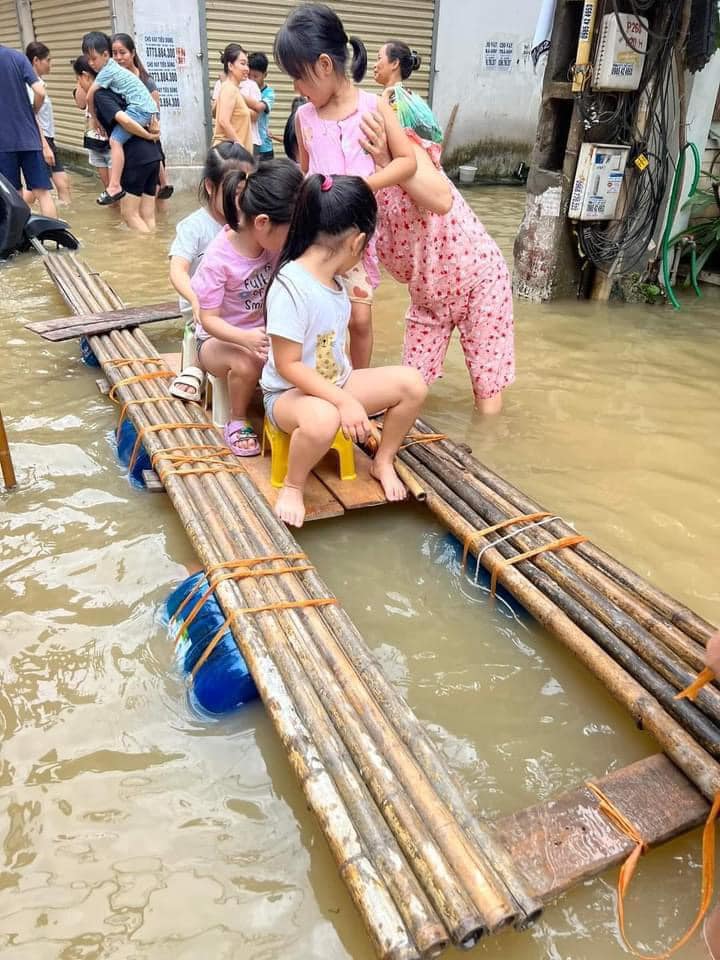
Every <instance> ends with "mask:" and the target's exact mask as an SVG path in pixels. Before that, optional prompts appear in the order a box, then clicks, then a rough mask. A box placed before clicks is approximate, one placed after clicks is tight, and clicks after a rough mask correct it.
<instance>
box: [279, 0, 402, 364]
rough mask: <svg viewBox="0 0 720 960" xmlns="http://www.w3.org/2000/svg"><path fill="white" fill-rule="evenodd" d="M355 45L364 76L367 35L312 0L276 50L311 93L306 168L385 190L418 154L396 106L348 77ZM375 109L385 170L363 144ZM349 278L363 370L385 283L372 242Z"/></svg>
mask: <svg viewBox="0 0 720 960" xmlns="http://www.w3.org/2000/svg"><path fill="white" fill-rule="evenodd" d="M348 46H351V47H352V49H353V60H352V65H351V70H352V80H354V81H355V83H360V81H361V80H362V78H363V77H364V76H365V72H366V70H367V52H366V50H365V46H364V45H363V43H362V41H361V40H358V38H357V37H350V38H348V36H347V34H346V33H345V28H344V27H343V25H342V22H341V20H340V18H339V17H338V16H337V14H336V13H335V12H334V11H332V10H331V9H330V8H329V7H326V6H325V5H324V4H316V3H304V4H302V5H301V6H298V7H296V8H295V9H294V10H293V11H292V13H291V14H290V15H289V16H288V18H287V20H286V21H285V24H284V25H283V26H282V27H281V29H280V30H279V32H278V34H277V36H276V38H275V50H274V53H275V60H276V62H277V63H278V64H279V66H280V67H281V69H282V70H284V71H285V73H287V74H289V75H290V76H291V77H292V78H293V79H294V81H295V84H294V86H295V90H296V91H297V93H299V94H301V95H302V96H304V97H307V99H308V100H309V103H306V104H304V105H303V106H302V107H300V108H299V109H298V111H297V114H296V118H295V126H296V132H297V141H298V148H299V156H298V161H299V163H300V166H301V167H302V170H303V172H304V173H322V174H325V175H328V176H330V175H334V174H352V175H354V176H358V177H363V178H364V179H365V181H366V182H367V184H368V186H369V187H370V189H371V190H373V191H377V190H380V189H381V188H382V187H388V186H391V185H393V184H398V183H402V182H403V181H405V180H407V179H408V178H409V177H411V176H412V175H413V173H414V172H415V157H414V154H413V150H412V147H411V145H410V144H409V143H408V141H407V138H406V137H405V136H404V134H403V131H402V129H401V128H400V125H399V123H398V121H397V117H396V116H395V112H394V110H393V109H392V107H391V106H390V105H389V104H387V103H384V102H382V101H381V100H380V99H379V98H378V97H377V96H376V95H375V94H370V93H366V92H365V91H363V90H360V89H359V88H358V87H356V86H355V84H354V83H353V82H352V81H351V80H350V78H349V77H348V76H347V74H346V72H345V70H346V64H347V57H348ZM374 112H375V113H379V114H381V115H382V117H383V119H384V121H385V129H386V131H387V142H388V147H389V151H390V155H391V162H390V163H389V164H388V166H387V167H385V168H384V169H383V170H381V171H378V172H376V171H375V164H374V161H373V159H372V158H371V157H370V156H368V154H367V153H365V151H364V149H363V146H362V144H361V138H362V134H361V131H360V121H361V119H362V116H363V114H365V113H374ZM345 280H346V282H347V287H348V294H349V296H350V301H351V304H352V313H351V316H350V326H349V331H350V359H351V360H352V364H353V367H354V368H355V369H356V370H357V369H361V368H363V367H368V366H370V358H371V356H372V345H373V334H372V299H373V291H374V289H375V288H376V287H377V285H378V284H379V282H380V271H379V268H378V261H377V254H376V253H375V250H374V246H373V245H372V244H371V245H370V247H369V248H368V250H367V251H366V254H365V256H364V257H363V260H362V261H361V262H360V263H358V264H357V265H356V266H355V267H353V269H352V270H351V271H349V272H348V275H347V276H346V277H345Z"/></svg>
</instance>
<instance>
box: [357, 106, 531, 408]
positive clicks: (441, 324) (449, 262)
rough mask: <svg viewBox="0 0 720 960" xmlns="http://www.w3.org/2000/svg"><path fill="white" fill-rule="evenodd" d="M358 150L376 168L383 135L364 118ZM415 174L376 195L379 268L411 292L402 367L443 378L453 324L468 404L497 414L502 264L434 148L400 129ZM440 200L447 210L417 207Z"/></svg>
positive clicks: (507, 360) (511, 370)
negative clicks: (411, 148) (468, 387)
mask: <svg viewBox="0 0 720 960" xmlns="http://www.w3.org/2000/svg"><path fill="white" fill-rule="evenodd" d="M364 124H365V126H364V129H365V133H366V135H367V136H368V139H367V141H366V142H365V149H367V151H368V152H369V153H371V154H372V155H373V156H374V157H375V159H376V163H378V165H381V166H382V165H383V163H384V159H383V139H384V138H383V132H382V128H381V126H380V124H379V123H378V122H377V120H376V119H374V118H373V119H370V118H366V120H365V121H364ZM405 132H406V134H407V135H408V137H410V138H411V139H412V140H413V141H414V143H415V152H416V154H417V160H418V169H417V173H416V174H415V176H414V177H413V178H412V180H410V181H409V182H407V183H406V184H404V185H403V187H399V186H395V187H387V188H385V189H384V190H381V191H380V192H379V193H378V195H377V201H378V229H377V234H376V236H377V251H378V255H379V257H380V261H381V262H382V264H383V266H384V267H385V268H386V269H387V270H388V271H389V272H390V273H391V274H392V276H393V277H394V278H395V279H396V280H398V281H400V282H401V283H405V284H407V286H408V289H409V291H410V300H411V303H410V308H409V310H408V312H407V315H406V328H405V343H404V348H403V363H405V364H408V365H409V366H412V367H415V368H416V369H417V370H419V371H420V372H421V373H422V375H423V377H424V379H425V382H426V383H428V384H430V383H433V381H435V380H436V379H437V378H438V377H441V376H442V370H443V361H444V360H445V354H446V353H447V348H448V345H449V343H450V337H451V336H452V333H453V330H454V329H455V328H456V327H457V329H458V331H459V334H460V343H461V345H462V349H463V353H464V354H465V363H466V365H467V368H468V372H469V374H470V379H471V381H472V388H473V395H474V398H475V406H476V407H477V409H478V410H480V411H481V412H482V413H498V412H499V411H500V409H501V407H502V391H503V390H504V389H505V387H507V386H509V385H510V384H511V383H512V382H513V380H514V379H515V353H514V338H513V307H512V290H511V284H510V275H509V273H508V268H507V264H506V263H505V260H504V258H503V255H502V254H501V253H500V250H499V249H498V247H497V245H496V243H495V241H494V240H493V239H492V237H491V236H490V235H489V234H488V232H487V231H486V230H485V228H484V227H483V225H482V224H481V223H480V221H479V220H478V219H477V217H476V216H475V214H474V213H473V211H472V210H471V209H470V207H469V206H468V204H467V203H466V202H465V200H464V199H463V197H462V195H461V194H460V193H459V191H458V190H457V189H456V188H455V186H454V185H453V184H452V183H451V181H450V180H449V179H448V178H447V177H446V175H445V173H444V172H443V171H442V169H441V167H440V149H441V148H440V145H439V144H436V143H431V142H430V141H427V140H421V139H420V138H419V137H418V136H417V135H416V134H415V133H414V132H413V131H412V130H406V131H405ZM442 195H445V196H446V197H447V204H446V206H447V208H448V212H447V213H445V214H439V213H430V212H429V211H428V210H427V209H424V208H423V207H424V206H426V205H429V203H430V201H431V200H432V202H433V205H435V206H437V202H438V197H439V196H442Z"/></svg>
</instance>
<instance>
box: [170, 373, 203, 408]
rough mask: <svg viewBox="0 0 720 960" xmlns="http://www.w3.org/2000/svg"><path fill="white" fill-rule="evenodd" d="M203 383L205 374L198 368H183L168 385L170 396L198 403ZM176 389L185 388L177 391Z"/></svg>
mask: <svg viewBox="0 0 720 960" xmlns="http://www.w3.org/2000/svg"><path fill="white" fill-rule="evenodd" d="M204 383H205V374H204V373H203V372H202V370H201V369H200V367H185V369H184V370H183V371H182V373H180V374H178V376H177V377H175V379H174V380H173V382H172V383H171V384H170V395H171V396H173V397H177V399H178V400H187V401H188V402H190V403H200V397H201V396H202V388H203V384H204ZM178 387H180V388H182V387H185V389H184V390H183V389H178Z"/></svg>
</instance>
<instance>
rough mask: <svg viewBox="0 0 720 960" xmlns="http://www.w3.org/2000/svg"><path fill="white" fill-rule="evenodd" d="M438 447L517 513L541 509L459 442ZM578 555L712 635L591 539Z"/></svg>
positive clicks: (685, 626)
mask: <svg viewBox="0 0 720 960" xmlns="http://www.w3.org/2000/svg"><path fill="white" fill-rule="evenodd" d="M417 427H418V429H419V430H421V431H422V432H423V433H435V432H436V431H435V428H434V427H432V426H431V425H430V424H428V423H427V422H426V421H424V420H421V419H419V420H418V421H417ZM439 445H440V447H441V448H442V449H443V450H445V451H447V452H448V453H450V455H451V456H453V457H454V458H455V459H456V460H457V461H458V463H459V464H460V465H461V466H464V467H465V468H466V469H468V470H469V471H470V472H471V473H472V474H473V475H474V476H476V477H477V478H478V479H479V480H482V481H483V482H484V483H485V484H487V486H489V487H491V488H492V489H493V490H495V491H496V492H497V493H500V494H501V495H502V496H504V497H506V499H508V500H509V501H510V502H511V503H513V504H514V506H515V507H517V509H518V511H519V512H521V513H536V512H539V511H543V510H544V507H542V506H540V505H539V504H538V503H537V502H536V501H535V500H533V499H532V498H530V497H528V496H526V495H525V494H524V493H522V492H521V491H520V490H518V489H517V487H515V486H513V485H512V484H511V483H508V481H506V480H504V479H503V478H502V477H501V476H499V475H498V474H497V473H495V472H494V471H492V470H490V469H489V468H488V467H486V466H485V465H484V464H482V463H480V462H479V461H478V460H476V459H475V457H473V456H472V455H471V454H470V452H469V451H468V450H466V449H463V448H462V446H460V445H458V444H454V443H452V442H451V441H448V440H443V441H439ZM548 529H549V530H550V531H551V532H552V533H553V534H555V536H557V537H562V536H567V535H569V534H572V533H574V532H575V531H574V530H573V528H572V527H571V526H570V525H569V524H567V523H565V522H564V521H562V520H556V521H555V522H554V523H553V524H551V525H549V527H548ZM576 549H577V552H578V553H579V554H580V556H582V557H585V559H587V560H588V561H590V563H592V564H593V566H595V567H597V568H598V569H600V570H602V571H603V572H604V573H606V574H607V575H608V576H609V577H612V579H613V580H615V581H616V582H617V583H619V584H621V585H622V586H623V587H625V588H626V589H628V590H629V591H631V592H632V593H634V594H636V595H637V596H638V597H640V598H641V599H642V600H644V601H645V602H646V603H648V604H649V605H650V606H652V607H654V608H655V609H656V610H657V611H658V612H659V613H661V614H662V615H663V616H665V617H667V619H668V620H669V621H670V623H672V624H673V625H674V626H676V627H678V628H679V629H680V630H682V631H683V632H684V633H686V634H687V635H688V636H689V637H692V638H693V639H694V640H696V641H698V643H700V644H701V645H702V646H703V647H704V645H705V643H706V642H707V640H708V639H709V638H710V636H712V634H713V632H714V631H715V629H716V628H715V627H713V625H712V624H710V623H708V621H707V620H704V619H703V618H702V617H700V616H698V614H696V613H695V611H693V610H691V609H690V608H689V607H687V606H685V605H684V604H682V603H680V602H679V601H677V600H676V599H675V598H674V597H671V596H670V595H669V594H667V593H665V592H664V591H662V590H659V589H657V588H656V587H654V586H652V584H650V583H648V582H647V580H645V579H644V578H643V577H641V576H640V575H639V574H638V573H636V572H635V571H634V570H631V569H630V568H629V567H626V566H625V565H624V564H622V563H620V562H619V561H618V560H616V559H615V558H614V557H611V556H610V554H608V553H606V552H605V551H604V550H602V549H601V548H600V547H598V546H596V545H595V544H594V543H589V542H588V543H582V544H579V545H578V547H577V548H576Z"/></svg>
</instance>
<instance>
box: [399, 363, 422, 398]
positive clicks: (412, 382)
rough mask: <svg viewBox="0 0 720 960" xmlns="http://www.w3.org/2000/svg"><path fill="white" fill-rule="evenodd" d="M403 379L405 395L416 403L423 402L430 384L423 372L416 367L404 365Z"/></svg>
mask: <svg viewBox="0 0 720 960" xmlns="http://www.w3.org/2000/svg"><path fill="white" fill-rule="evenodd" d="M403 380H404V382H403V384H402V387H403V396H404V397H405V398H406V399H407V400H412V401H413V402H414V403H417V404H421V403H423V401H424V400H425V397H426V396H427V393H428V385H427V383H426V382H425V379H424V378H423V375H422V373H420V371H419V370H416V369H415V368H414V367H403Z"/></svg>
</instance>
